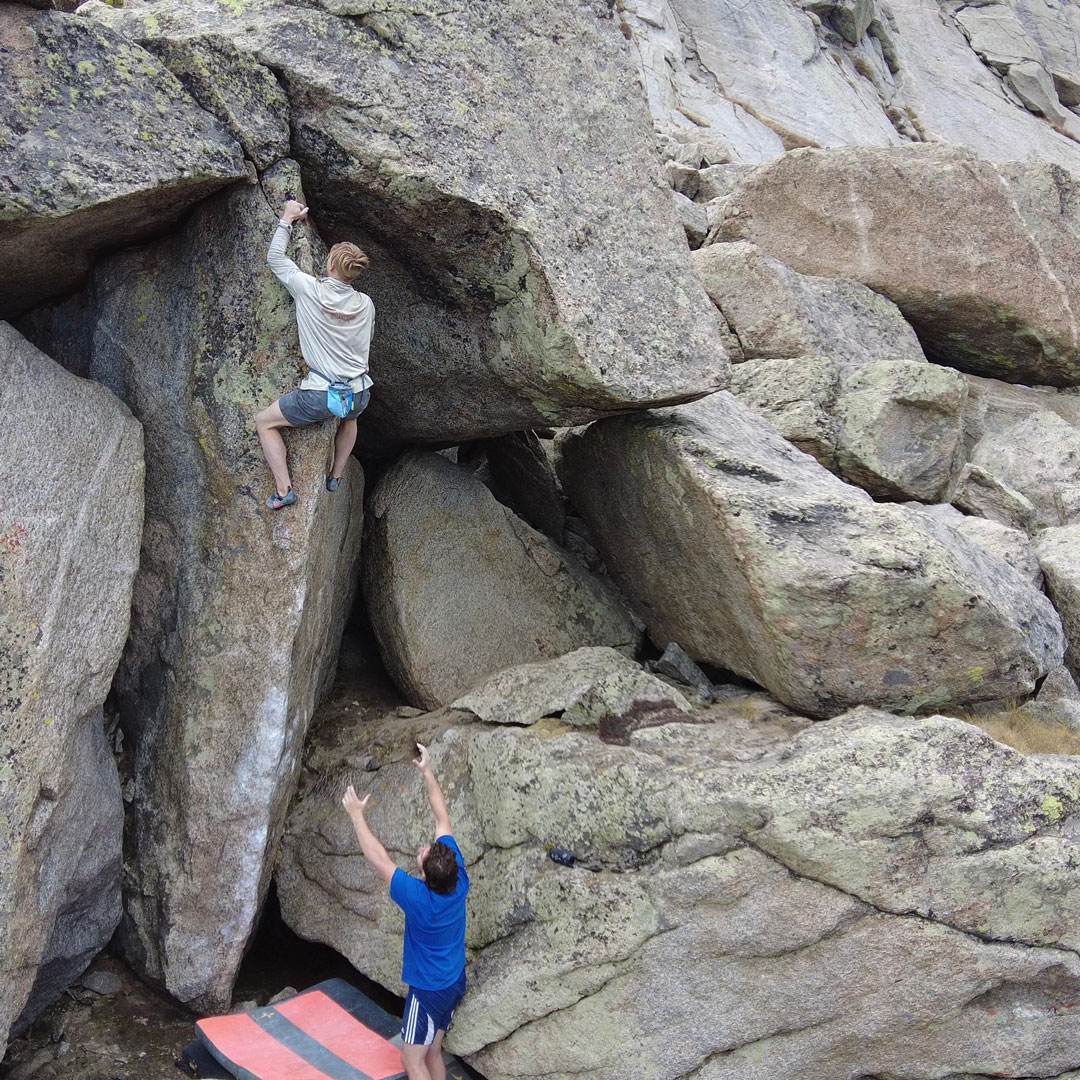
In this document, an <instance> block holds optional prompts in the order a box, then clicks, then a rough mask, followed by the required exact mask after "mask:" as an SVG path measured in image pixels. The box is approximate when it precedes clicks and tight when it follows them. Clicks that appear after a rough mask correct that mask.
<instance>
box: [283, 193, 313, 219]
mask: <svg viewBox="0 0 1080 1080" xmlns="http://www.w3.org/2000/svg"><path fill="white" fill-rule="evenodd" d="M307 215H308V208H307V207H306V206H305V205H304V204H303V203H301V202H297V201H296V200H295V199H289V201H288V202H287V203H286V204H285V209H284V210H283V211H282V212H281V220H282V221H287V222H289V224H290V225H291V224H292V223H293V222H294V221H305V220H306V219H307Z"/></svg>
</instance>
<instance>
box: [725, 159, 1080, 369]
mask: <svg viewBox="0 0 1080 1080" xmlns="http://www.w3.org/2000/svg"><path fill="white" fill-rule="evenodd" d="M1078 165H1080V162H1078ZM1078 173H1080V168H1078ZM1078 195H1080V187H1078V184H1077V180H1076V179H1075V178H1074V176H1073V175H1072V174H1070V173H1068V172H1066V171H1065V170H1064V169H1062V168H1060V167H1058V166H1052V165H1046V164H1027V163H1015V162H1014V163H1004V164H995V163H992V162H988V161H982V160H979V159H978V158H976V157H975V156H974V155H973V154H971V153H970V152H968V151H966V150H961V149H958V148H951V147H945V146H930V145H920V146H906V147H895V148H890V149H837V150H828V151H823V150H796V151H793V152H791V153H789V154H785V155H784V156H783V157H782V158H779V159H777V160H776V161H774V162H770V163H769V164H767V165H763V166H760V167H759V168H758V169H756V170H755V171H754V172H753V173H752V174H751V175H750V176H749V177H747V178H746V179H745V180H743V181H742V182H741V183H740V184H739V186H738V188H737V189H736V191H735V192H734V193H733V194H732V195H731V196H730V197H729V199H728V202H727V205H726V207H725V215H726V216H725V218H724V221H723V222H722V224H721V226H720V228H719V237H720V239H723V240H749V241H752V242H753V243H755V244H757V245H758V246H759V247H760V248H761V249H762V250H763V251H765V252H766V253H768V254H770V255H772V256H774V257H775V258H778V259H782V260H783V261H784V262H786V263H787V264H788V265H790V266H792V267H793V268H794V269H796V270H798V271H800V272H801V273H804V274H819V275H823V276H826V277H839V278H846V279H853V280H855V281H861V282H862V283H863V284H865V285H868V286H869V287H870V288H872V289H873V290H875V291H876V292H880V293H883V294H884V295H885V296H887V297H889V298H890V299H891V300H893V301H895V303H896V304H897V306H898V307H899V308H900V310H901V311H902V312H903V313H904V316H905V318H907V320H908V321H909V322H910V323H911V324H912V325H913V326H914V327H915V330H916V332H917V333H918V335H919V340H920V341H921V342H922V345H923V348H924V349H925V350H926V354H927V356H929V358H930V359H931V360H936V361H938V362H940V363H944V364H950V365H952V366H954V367H957V368H959V369H960V370H962V371H968V372H971V373H973V374H975V375H984V376H989V377H992V378H996V379H1002V380H1004V381H1006V382H1033V383H1040V384H1046V385H1051V386H1075V385H1078V384H1080V345H1078V341H1080V327H1078V325H1077V321H1076V316H1075V315H1074V311H1077V310H1080V286H1078V285H1077V281H1078V280H1080V277H1078V275H1077V274H1076V272H1075V267H1076V266H1077V265H1078V263H1080V213H1078V211H1077V210H1076V209H1075V208H1076V206H1080V200H1078V198H1077V196H1078Z"/></svg>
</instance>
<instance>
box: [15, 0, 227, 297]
mask: <svg viewBox="0 0 1080 1080" xmlns="http://www.w3.org/2000/svg"><path fill="white" fill-rule="evenodd" d="M0 132H3V134H2V135H0V174H2V175H3V176H4V177H5V184H4V188H3V191H2V192H0V282H2V285H3V287H2V288H0V318H12V317H14V316H17V315H20V314H22V313H23V312H25V311H26V310H28V309H29V308H30V307H32V306H33V305H35V304H37V303H40V302H41V301H43V300H50V299H53V298H54V297H57V296H60V295H63V294H64V293H65V292H70V291H71V290H72V289H74V288H75V287H76V286H78V285H80V284H81V283H82V282H83V281H84V280H85V277H86V274H87V271H88V270H89V268H90V266H91V265H92V263H93V260H94V258H95V256H96V255H97V254H98V253H100V252H101V251H103V250H116V249H117V248H120V247H123V246H125V245H127V244H130V243H133V242H135V241H138V240H142V239H145V238H146V237H147V236H149V235H152V234H153V233H155V232H158V233H160V232H163V231H164V230H165V229H166V228H167V227H169V226H172V225H174V224H175V223H176V222H177V221H178V220H179V219H180V217H181V216H182V215H183V214H184V213H186V212H187V211H188V210H189V209H190V208H191V206H192V205H193V204H194V203H196V202H197V201H198V200H199V199H201V198H204V197H206V196H207V195H209V194H210V193H211V192H213V191H215V190H216V189H218V188H220V187H222V186H223V185H225V184H227V183H229V182H231V181H234V180H236V179H238V178H239V177H242V176H243V175H244V161H243V157H242V155H241V151H240V148H239V146H237V145H236V143H235V142H233V140H232V139H231V138H230V137H229V135H228V134H227V132H226V131H225V130H224V128H222V127H221V126H220V125H219V124H217V123H216V122H215V121H214V118H213V117H212V116H210V115H208V114H207V113H205V112H203V111H202V109H200V108H199V107H198V105H196V104H195V102H194V101H193V100H192V98H191V97H190V96H189V95H188V94H187V93H186V92H185V91H184V88H183V86H181V84H180V83H179V82H178V81H177V80H176V78H175V77H174V76H173V75H171V74H170V73H169V72H168V71H167V70H166V69H165V68H164V67H163V66H162V65H161V64H160V63H159V62H158V61H157V60H156V59H155V58H154V57H153V56H152V55H151V54H150V53H148V52H146V51H145V50H143V49H141V48H140V47H139V46H138V45H136V44H133V43H131V42H128V41H126V40H125V39H124V38H123V37H121V36H120V35H119V34H117V33H114V32H113V31H111V30H109V29H107V28H106V27H104V26H100V25H97V24H95V23H93V22H91V21H90V20H88V19H81V18H76V17H75V16H73V15H67V14H61V13H59V12H55V11H34V10H32V9H30V8H27V7H23V6H21V5H18V4H0Z"/></svg>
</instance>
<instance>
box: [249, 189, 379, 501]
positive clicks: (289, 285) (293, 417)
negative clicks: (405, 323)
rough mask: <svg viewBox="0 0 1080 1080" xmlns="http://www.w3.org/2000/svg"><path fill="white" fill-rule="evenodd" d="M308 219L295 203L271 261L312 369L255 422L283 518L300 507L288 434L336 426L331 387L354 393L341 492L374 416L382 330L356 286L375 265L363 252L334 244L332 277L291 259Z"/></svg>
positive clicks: (340, 437)
mask: <svg viewBox="0 0 1080 1080" xmlns="http://www.w3.org/2000/svg"><path fill="white" fill-rule="evenodd" d="M307 213H308V208H307V207H306V206H304V205H302V204H301V203H299V202H297V201H296V200H295V199H289V200H288V201H287V202H286V203H285V209H284V211H283V212H282V215H281V220H280V221H279V222H278V223H277V227H276V228H275V229H274V236H273V239H272V240H271V241H270V250H269V251H268V252H267V253H266V262H267V264H268V265H269V267H270V269H271V270H273V272H274V273H275V274H276V275H277V277H278V278H279V279H280V280H281V282H282V283H283V284H284V286H285V288H286V289H288V290H289V292H290V294H291V295H292V298H293V300H294V301H295V303H296V324H297V328H298V329H299V331H300V353H301V355H302V356H303V358H304V362H305V363H306V364H307V366H308V374H307V376H306V378H304V380H303V381H302V382H301V383H300V386H299V388H298V389H296V390H290V391H289V393H287V394H285V395H283V396H282V397H280V398H278V400H277V401H275V402H274V403H273V404H272V405H268V406H267V407H266V408H265V409H263V410H262V411H261V412H260V413H258V414H257V415H256V417H255V428H256V430H257V431H258V433H259V442H260V443H261V444H262V449H263V453H264V454H265V455H266V461H267V464H269V466H270V471H271V472H272V473H273V474H274V483H275V485H276V488H275V491H274V493H273V494H272V495H271V496H270V497H269V498H268V499H267V500H266V505H267V506H268V507H270V509H271V510H280V509H281V508H282V507H283V506H292V504H293V503H295V502H296V492H294V491H293V489H292V481H291V480H290V479H289V466H288V463H287V461H286V456H285V441H284V440H283V439H282V437H281V429H282V428H286V427H306V426H307V425H309V424H318V423H321V422H322V421H323V420H329V419H330V418H331V417H333V416H334V415H335V414H334V413H333V412H332V411H331V409H330V406H329V404H328V401H327V390H328V388H329V387H330V384H331V383H348V384H349V385H351V387H352V391H353V405H352V409H351V411H349V413H348V414H347V415H346V416H345V417H344V418H343V419H342V421H341V423H340V424H339V425H338V431H337V437H336V438H335V440H334V464H333V466H332V467H331V470H330V475H329V476H328V477H327V478H326V490H327V491H336V490H337V489H338V487H339V486H340V484H341V479H342V477H343V476H344V473H345V465H346V463H347V462H348V460H349V455H350V454H351V453H352V448H353V446H354V445H355V444H356V418H357V417H358V416H359V415H360V414H361V413H362V412H363V411H364V409H366V408H367V405H368V401H369V400H370V397H371V377H370V376H369V375H368V347H369V345H370V343H371V330H372V327H373V326H374V323H375V306H374V305H373V304H372V302H371V298H370V297H369V296H367V295H365V294H364V293H362V292H359V291H358V290H356V289H354V288H353V285H352V283H353V282H354V281H355V280H356V278H357V276H358V275H359V274H360V273H361V272H362V271H364V270H366V269H367V267H368V257H367V255H365V254H364V252H363V251H361V250H360V248H359V247H357V246H356V244H350V243H341V244H335V245H334V246H333V247H332V248H331V249H330V254H329V255H328V256H327V259H326V276H325V277H321V278H316V277H312V276H311V274H305V273H304V272H303V271H302V270H301V269H300V267H298V266H297V265H296V263H294V262H293V261H292V259H290V258H289V257H288V256H287V255H286V254H285V249H286V247H287V246H288V242H289V236H290V234H291V232H292V227H293V224H294V223H295V222H297V221H303V220H305V219H306V218H307Z"/></svg>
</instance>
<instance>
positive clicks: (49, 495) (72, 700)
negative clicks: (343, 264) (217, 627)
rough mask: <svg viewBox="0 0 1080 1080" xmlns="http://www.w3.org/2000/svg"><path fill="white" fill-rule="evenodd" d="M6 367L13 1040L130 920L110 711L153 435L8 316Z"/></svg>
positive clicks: (4, 736)
mask: <svg viewBox="0 0 1080 1080" xmlns="http://www.w3.org/2000/svg"><path fill="white" fill-rule="evenodd" d="M0 368H2V369H3V371H4V378H3V380H2V381H0V407H2V408H3V411H4V438H3V440H2V446H0V490H2V491H3V492H4V496H3V501H2V505H0V717H2V721H0V835H2V836H3V841H2V842H0V1047H3V1046H4V1045H5V1044H6V1042H7V1035H8V1031H9V1029H11V1028H13V1029H14V1031H15V1032H18V1031H19V1030H20V1028H21V1027H23V1026H25V1025H26V1024H28V1023H29V1022H31V1021H32V1020H33V1019H34V1018H35V1017H36V1016H37V1014H38V1013H40V1012H41V1011H42V1010H43V1009H44V1008H45V1007H46V1006H47V1005H49V1004H51V1003H52V1002H53V1001H55V1000H56V998H58V997H59V996H60V995H61V994H62V993H63V991H64V990H65V989H66V988H67V987H68V986H69V985H70V983H71V982H73V981H74V980H75V979H76V978H77V977H78V976H79V975H80V974H81V973H82V971H83V969H84V968H85V967H86V965H87V964H88V963H89V962H90V960H91V959H92V958H93V957H94V955H95V954H96V953H98V952H99V951H100V950H101V949H103V948H104V947H105V945H107V944H108V942H109V938H110V937H111V936H112V933H113V931H114V930H115V929H116V925H117V923H118V922H119V921H120V872H121V861H122V859H121V837H122V829H123V803H122V801H121V798H120V782H119V779H118V777H117V772H116V765H115V763H114V761H113V758H112V754H111V753H110V752H109V748H108V747H107V745H106V741H105V732H104V728H103V721H102V710H101V706H102V703H103V702H104V700H105V695H106V694H107V693H108V691H109V684H110V682H111V681H112V676H113V672H114V671H115V670H116V666H117V664H118V663H119V661H120V654H121V651H122V650H123V647H124V639H125V638H126V637H127V632H128V622H129V619H130V613H131V592H132V582H133V581H134V578H135V571H136V569H137V568H138V564H139V538H140V536H141V534H142V526H143V443H142V431H141V430H140V428H139V425H138V423H137V422H136V421H135V420H134V419H133V418H132V416H131V413H130V412H128V410H127V409H126V408H125V407H124V405H123V404H122V403H121V402H119V401H118V400H117V399H116V398H115V397H114V396H113V395H112V394H110V393H109V392H108V391H107V390H106V389H105V388H104V387H102V386H99V385H97V384H96V383H92V382H88V381H86V380H85V379H80V378H77V377H76V376H74V375H72V374H70V373H69V372H67V371H65V370H64V369H63V368H62V367H61V366H60V365H59V364H57V363H55V362H54V361H53V360H51V359H50V358H49V357H47V356H45V355H44V354H43V353H41V352H39V351H38V350H37V349H36V348H34V346H33V345H31V344H30V343H29V342H28V341H26V340H25V339H24V338H23V337H21V336H20V335H19V334H18V333H16V332H15V330H14V329H12V327H10V326H9V325H8V324H7V323H0ZM88 417H92V418H93V432H92V437H91V438H87V418H88Z"/></svg>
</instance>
